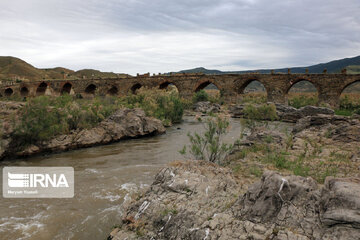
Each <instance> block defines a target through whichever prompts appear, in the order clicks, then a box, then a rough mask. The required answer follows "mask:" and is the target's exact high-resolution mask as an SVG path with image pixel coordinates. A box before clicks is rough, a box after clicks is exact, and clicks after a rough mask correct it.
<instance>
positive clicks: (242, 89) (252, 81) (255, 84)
mask: <svg viewBox="0 0 360 240" xmlns="http://www.w3.org/2000/svg"><path fill="white" fill-rule="evenodd" d="M249 88H252V89H255V88H260V89H261V90H262V91H263V92H265V93H267V92H268V91H267V89H266V86H265V84H264V83H263V82H262V81H260V80H259V79H258V78H249V79H247V80H246V81H245V82H243V83H240V85H239V86H238V87H237V88H236V89H237V93H238V94H245V93H247V91H246V90H247V89H249Z"/></svg>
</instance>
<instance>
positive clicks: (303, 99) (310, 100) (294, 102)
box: [288, 95, 318, 108]
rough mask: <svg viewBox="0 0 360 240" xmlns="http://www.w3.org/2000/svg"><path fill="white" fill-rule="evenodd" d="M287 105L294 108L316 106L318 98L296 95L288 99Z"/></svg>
mask: <svg viewBox="0 0 360 240" xmlns="http://www.w3.org/2000/svg"><path fill="white" fill-rule="evenodd" d="M288 102H289V105H290V106H292V107H294V108H301V107H305V106H308V105H312V106H316V105H317V103H318V97H317V96H313V95H296V96H294V97H292V98H291V99H289V101H288Z"/></svg>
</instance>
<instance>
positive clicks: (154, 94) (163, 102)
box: [121, 88, 185, 125]
mask: <svg viewBox="0 0 360 240" xmlns="http://www.w3.org/2000/svg"><path fill="white" fill-rule="evenodd" d="M121 101H122V102H123V104H124V106H127V107H129V108H135V107H137V108H142V109H143V110H144V111H145V112H146V114H147V115H148V116H152V117H155V118H157V119H160V120H162V121H163V123H164V124H165V125H170V124H171V123H179V122H181V120H182V116H183V113H184V107H185V103H184V102H183V101H182V100H181V99H180V97H179V94H178V93H177V92H176V91H164V90H158V89H151V90H149V89H146V88H142V89H140V90H138V92H137V94H136V95H129V96H127V97H125V98H123V99H122V100H121Z"/></svg>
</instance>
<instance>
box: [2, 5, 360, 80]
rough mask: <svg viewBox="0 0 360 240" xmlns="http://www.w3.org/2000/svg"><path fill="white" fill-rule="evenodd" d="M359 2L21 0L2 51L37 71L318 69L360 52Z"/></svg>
mask: <svg viewBox="0 0 360 240" xmlns="http://www.w3.org/2000/svg"><path fill="white" fill-rule="evenodd" d="M359 12H360V2H359V1H358V0H343V1H341V2H340V1H338V0H312V1H310V0H299V1H295V0H273V1H266V0H227V1H225V0H198V1H193V0H182V1H174V0H152V1H148V0H127V1H125V0H117V1H116V0H107V1H101V0H89V1H82V0H72V1H70V0H47V1H41V0H13V1H3V2H1V3H0V46H1V55H12V56H17V57H20V58H22V59H24V60H26V61H28V62H30V63H32V64H34V65H35V66H37V67H53V66H65V67H68V68H72V69H81V68H97V69H100V70H103V71H116V72H128V73H132V74H134V73H136V72H167V71H175V70H180V69H185V68H193V67H197V66H204V67H207V68H218V69H221V70H243V69H254V68H275V67H287V66H303V65H311V64H314V63H318V62H326V61H329V60H333V59H337V58H343V57H349V56H355V55H359V54H360V16H359V14H358V13H359Z"/></svg>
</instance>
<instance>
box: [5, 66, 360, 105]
mask: <svg viewBox="0 0 360 240" xmlns="http://www.w3.org/2000/svg"><path fill="white" fill-rule="evenodd" d="M304 80H305V81H309V82H311V83H312V84H314V86H315V87H316V89H317V91H318V97H319V103H320V104H328V105H331V106H338V104H339V99H340V95H341V93H342V91H343V90H344V89H345V88H346V87H347V86H349V85H350V84H352V83H355V82H358V81H360V74H357V75H348V74H346V73H342V74H257V73H249V74H224V75H206V74H173V75H156V76H150V75H149V74H145V75H139V76H137V77H129V78H108V79H79V80H64V79H63V80H43V81H35V82H29V83H27V82H23V83H15V82H2V83H1V85H0V95H1V96H4V97H11V96H16V95H17V96H22V97H31V96H39V95H52V96H60V95H61V94H64V93H68V94H72V95H79V96H82V97H84V98H88V97H93V96H107V95H113V96H124V95H126V94H128V93H135V91H136V90H137V89H138V88H141V87H148V88H166V87H167V86H168V85H169V84H173V85H175V86H176V87H177V89H178V91H179V93H180V95H181V96H182V97H184V98H191V97H192V96H193V94H194V92H196V91H199V90H201V89H203V88H204V87H206V86H207V85H208V84H210V83H212V84H214V85H216V86H217V88H218V89H219V90H221V91H222V93H223V96H224V97H225V100H227V101H229V102H234V101H235V100H236V99H237V98H238V97H241V95H242V94H243V92H244V89H245V88H246V86H247V85H248V84H250V83H251V82H252V81H259V82H261V83H262V84H263V85H264V87H265V89H266V92H267V98H268V101H270V102H276V103H286V97H287V94H288V92H289V90H290V88H291V87H292V86H293V85H294V84H296V83H297V82H299V81H304Z"/></svg>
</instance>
